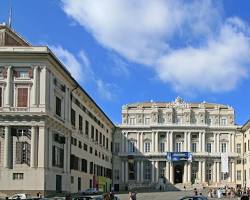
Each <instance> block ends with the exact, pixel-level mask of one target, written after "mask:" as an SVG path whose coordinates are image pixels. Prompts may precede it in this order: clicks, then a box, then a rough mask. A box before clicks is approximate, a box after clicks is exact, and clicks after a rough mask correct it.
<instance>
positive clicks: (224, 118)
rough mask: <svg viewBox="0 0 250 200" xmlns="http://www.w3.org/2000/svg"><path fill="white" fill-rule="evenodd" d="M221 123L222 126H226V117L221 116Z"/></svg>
mask: <svg viewBox="0 0 250 200" xmlns="http://www.w3.org/2000/svg"><path fill="white" fill-rule="evenodd" d="M221 125H222V126H226V125H227V118H226V117H223V118H221Z"/></svg>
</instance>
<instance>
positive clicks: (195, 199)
mask: <svg viewBox="0 0 250 200" xmlns="http://www.w3.org/2000/svg"><path fill="white" fill-rule="evenodd" d="M180 200H208V198H207V197H205V196H200V195H199V196H185V197H182V198H181V199H180Z"/></svg>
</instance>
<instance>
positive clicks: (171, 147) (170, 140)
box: [169, 131, 174, 152]
mask: <svg viewBox="0 0 250 200" xmlns="http://www.w3.org/2000/svg"><path fill="white" fill-rule="evenodd" d="M169 136H170V139H169V142H170V145H169V147H170V152H172V151H174V149H173V131H170V133H169Z"/></svg>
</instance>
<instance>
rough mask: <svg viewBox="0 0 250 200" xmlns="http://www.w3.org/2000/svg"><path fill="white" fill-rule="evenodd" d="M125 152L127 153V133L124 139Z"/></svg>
mask: <svg viewBox="0 0 250 200" xmlns="http://www.w3.org/2000/svg"><path fill="white" fill-rule="evenodd" d="M125 152H126V153H127V152H128V132H126V137H125Z"/></svg>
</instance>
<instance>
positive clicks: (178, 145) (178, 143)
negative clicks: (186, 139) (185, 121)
mask: <svg viewBox="0 0 250 200" xmlns="http://www.w3.org/2000/svg"><path fill="white" fill-rule="evenodd" d="M175 150H176V152H181V142H176V147H175Z"/></svg>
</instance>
